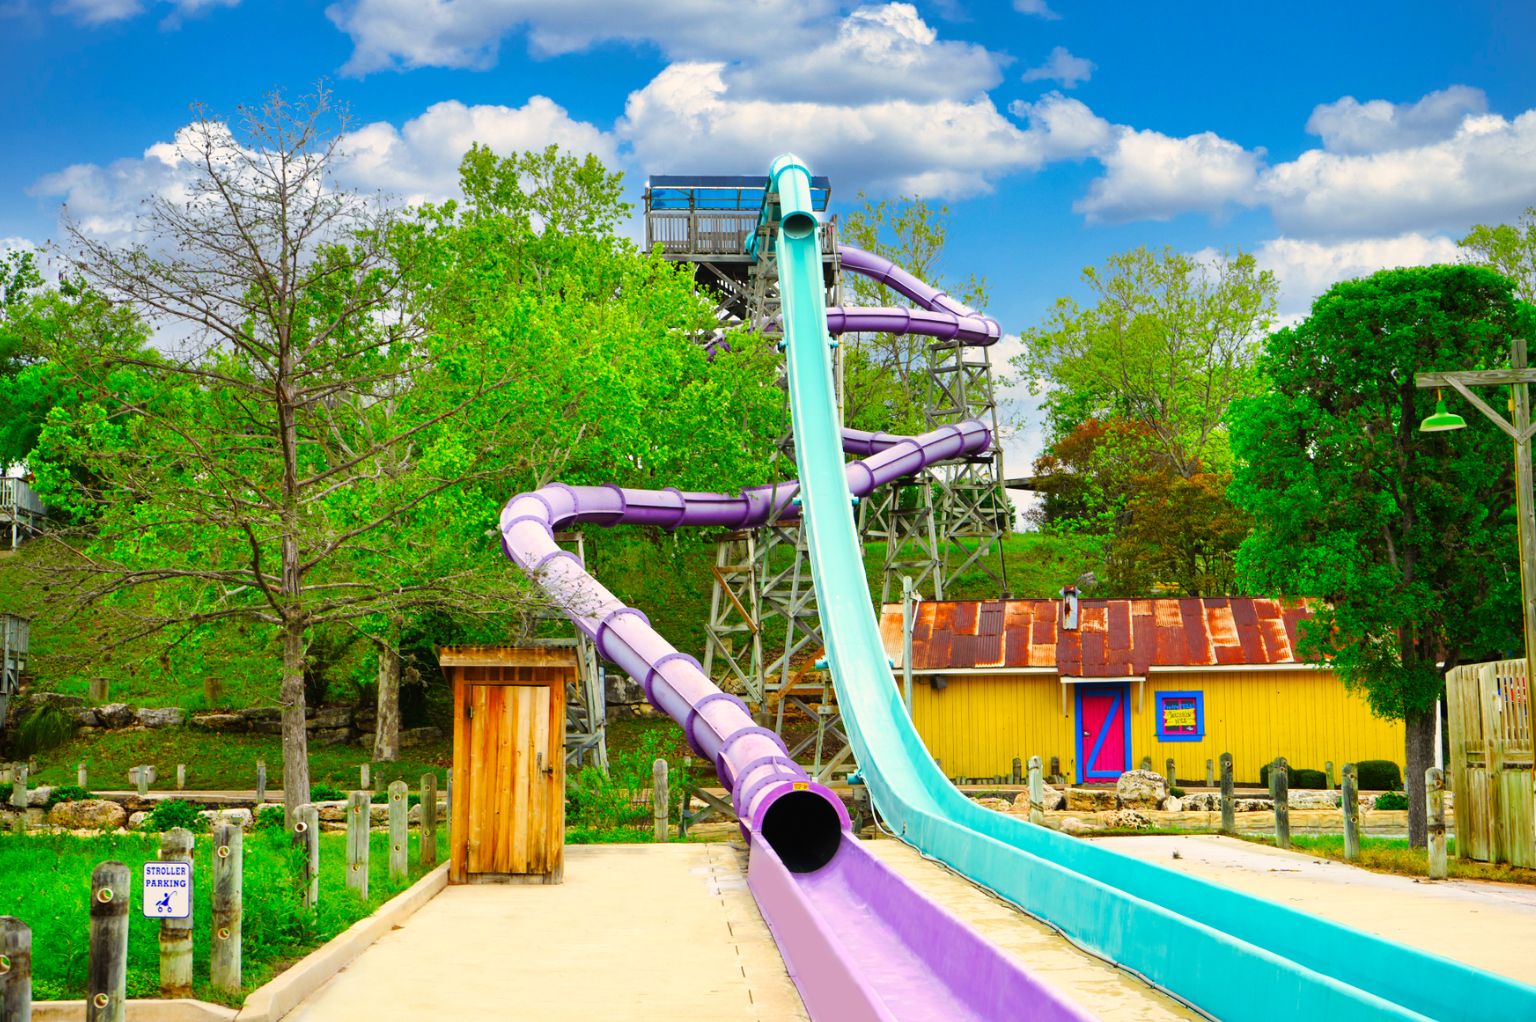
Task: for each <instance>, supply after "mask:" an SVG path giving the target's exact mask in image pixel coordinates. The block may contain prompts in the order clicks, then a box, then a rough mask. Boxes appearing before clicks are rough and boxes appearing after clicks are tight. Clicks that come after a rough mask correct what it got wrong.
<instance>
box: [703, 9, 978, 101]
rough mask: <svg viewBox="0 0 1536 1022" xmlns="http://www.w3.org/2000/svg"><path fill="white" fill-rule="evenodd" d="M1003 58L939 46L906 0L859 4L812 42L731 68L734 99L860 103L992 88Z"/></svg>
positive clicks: (967, 46)
mask: <svg viewBox="0 0 1536 1022" xmlns="http://www.w3.org/2000/svg"><path fill="white" fill-rule="evenodd" d="M1006 59H1007V58H1006V57H1003V56H1001V55H999V54H994V53H991V52H989V51H988V50H987V49H986V48H985V47H982V46H976V45H974V44H971V43H962V42H941V41H939V39H938V33H937V32H935V31H934V30H933V29H932V28H931V27H929V25H928V24H927V23H926V22H924V21H923V19H922V17H921V16H920V15H919V14H918V13H917V8H916V7H914V6H913V5H912V4H909V3H888V4H883V5H870V6H864V7H859V8H857V9H855V10H854V11H853V12H852V13H850V14H849V15H848V16H847V17H846V18H844V19H843V20H842V21H840V22H838V24H837V29H836V32H835V33H833V34H832V35H831V36H830V37H829V38H827V39H826V40H825V41H824V42H822V43H820V44H819V45H817V46H815V47H813V48H811V49H807V50H802V51H798V52H790V53H785V54H783V55H775V56H773V57H771V58H770V59H766V60H759V61H755V62H749V63H746V64H745V65H744V66H739V67H731V68H729V69H728V71H727V73H726V80H727V83H728V84H729V85H730V87H731V90H732V92H733V93H735V94H737V95H751V96H754V97H764V98H769V97H771V98H773V99H775V100H777V101H779V102H784V101H793V100H817V101H823V102H824V101H828V100H831V101H835V102H838V103H868V102H873V101H877V100H883V99H916V100H929V99H969V98H972V97H974V96H977V95H980V94H981V93H983V92H985V91H986V90H987V89H989V88H991V87H992V86H994V85H996V84H997V83H998V82H999V81H1000V80H1001V78H1002V71H1001V65H1002V64H1003V62H1004V61H1006Z"/></svg>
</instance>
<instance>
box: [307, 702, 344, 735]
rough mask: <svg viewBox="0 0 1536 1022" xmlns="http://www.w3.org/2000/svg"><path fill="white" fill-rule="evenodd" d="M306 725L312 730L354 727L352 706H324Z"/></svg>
mask: <svg viewBox="0 0 1536 1022" xmlns="http://www.w3.org/2000/svg"><path fill="white" fill-rule="evenodd" d="M304 726H305V727H306V728H308V729H309V730H311V731H333V730H335V729H336V728H348V729H350V728H351V727H352V707H350V706H322V707H320V708H319V709H317V710H316V711H315V712H314V715H313V716H311V717H310V718H309V719H308V720H306V721H305V722H304Z"/></svg>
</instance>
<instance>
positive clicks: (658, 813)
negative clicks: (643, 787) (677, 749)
mask: <svg viewBox="0 0 1536 1022" xmlns="http://www.w3.org/2000/svg"><path fill="white" fill-rule="evenodd" d="M651 830H652V833H651V838H652V840H654V841H665V840H666V839H667V761H666V760H665V759H662V758H661V757H660V756H658V757H656V762H654V763H652V764H651Z"/></svg>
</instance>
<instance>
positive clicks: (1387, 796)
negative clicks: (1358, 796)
mask: <svg viewBox="0 0 1536 1022" xmlns="http://www.w3.org/2000/svg"><path fill="white" fill-rule="evenodd" d="M1376 808H1377V809H1407V808H1408V796H1407V795H1404V794H1403V793H1402V792H1400V791H1384V792H1382V793H1381V794H1380V795H1377V796H1376Z"/></svg>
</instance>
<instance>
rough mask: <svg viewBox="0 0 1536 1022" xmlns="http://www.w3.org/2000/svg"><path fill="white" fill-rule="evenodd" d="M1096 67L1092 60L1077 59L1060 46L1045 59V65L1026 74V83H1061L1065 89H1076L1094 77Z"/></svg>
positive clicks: (1031, 69)
mask: <svg viewBox="0 0 1536 1022" xmlns="http://www.w3.org/2000/svg"><path fill="white" fill-rule="evenodd" d="M1095 67H1096V65H1095V64H1094V63H1093V61H1091V60H1085V59H1084V58H1082V57H1075V56H1073V55H1072V54H1071V53H1069V52H1067V48H1066V47H1065V46H1058V47H1056V48H1055V49H1053V50H1052V51H1051V55H1050V56H1049V57H1046V58H1045V63H1044V64H1041V65H1040V66H1039V67H1032V68H1030V69H1029V70H1028V71H1025V72H1024V77H1023V80H1024V81H1026V82H1060V83H1061V87H1062V88H1064V89H1075V88H1077V87H1078V86H1079V85H1081V84H1082V83H1083V82H1086V81H1087V80H1088V79H1089V78H1090V77H1092V75H1093V72H1094V68H1095Z"/></svg>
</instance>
